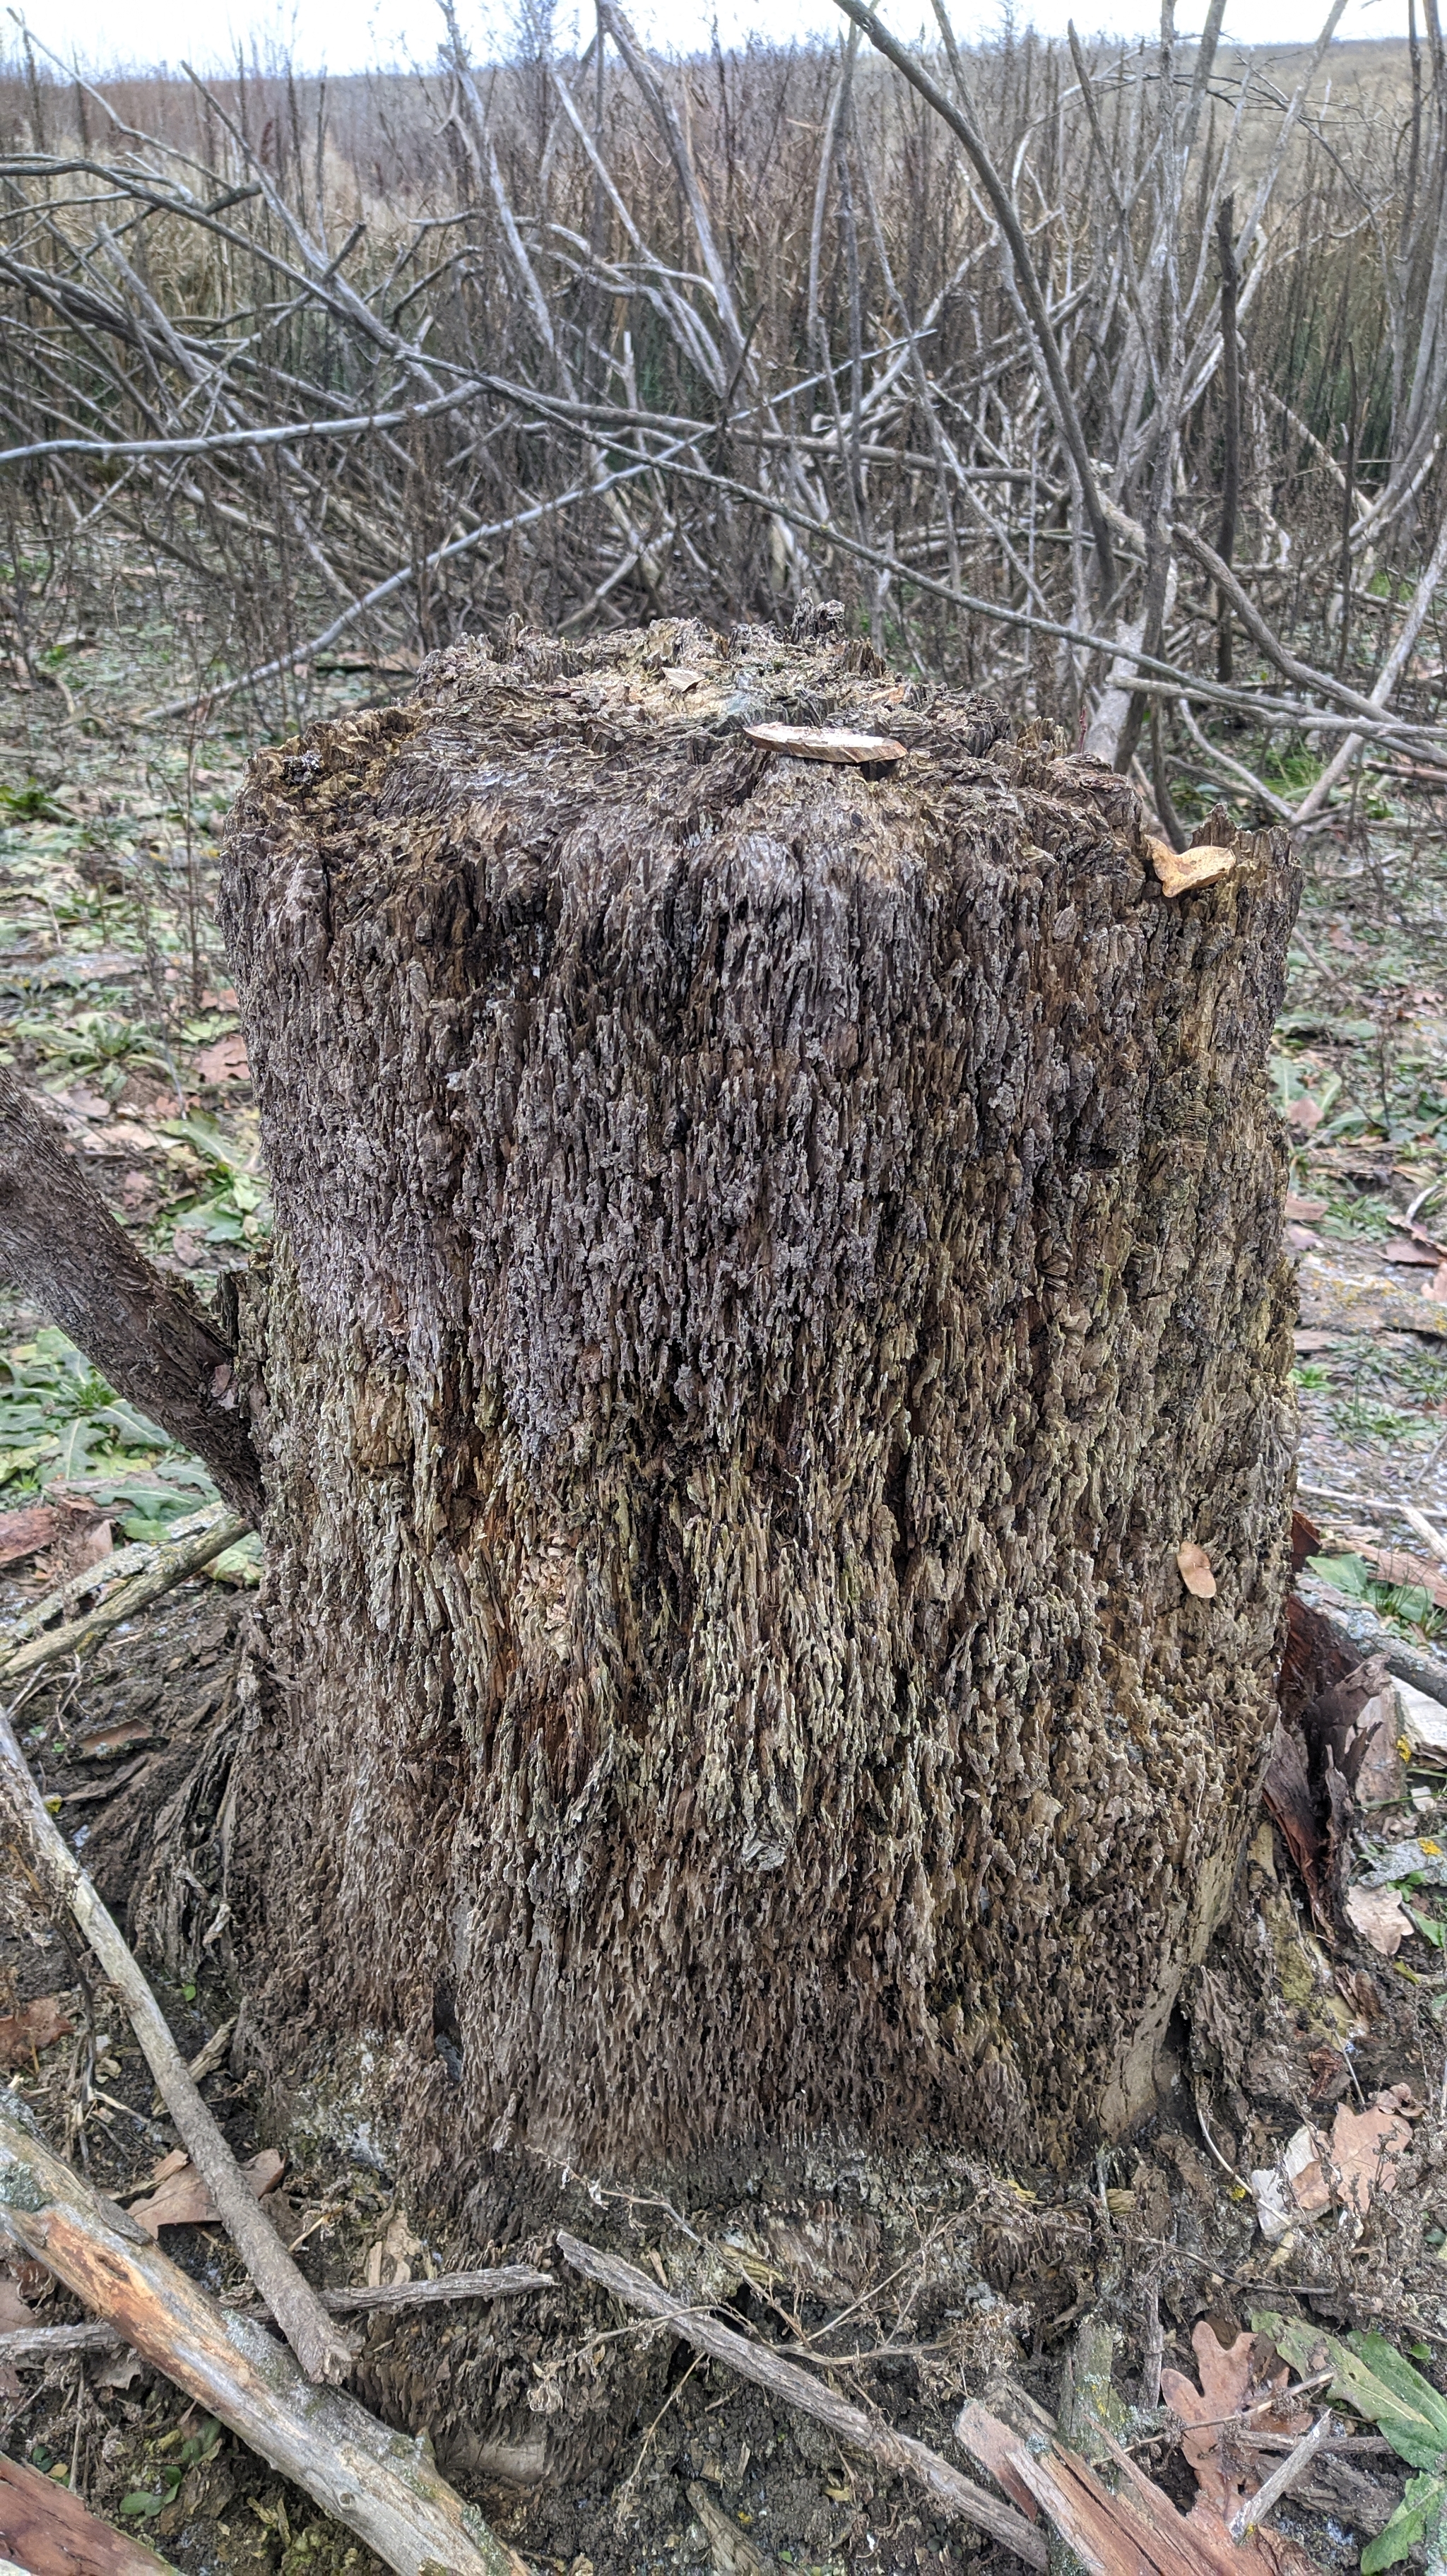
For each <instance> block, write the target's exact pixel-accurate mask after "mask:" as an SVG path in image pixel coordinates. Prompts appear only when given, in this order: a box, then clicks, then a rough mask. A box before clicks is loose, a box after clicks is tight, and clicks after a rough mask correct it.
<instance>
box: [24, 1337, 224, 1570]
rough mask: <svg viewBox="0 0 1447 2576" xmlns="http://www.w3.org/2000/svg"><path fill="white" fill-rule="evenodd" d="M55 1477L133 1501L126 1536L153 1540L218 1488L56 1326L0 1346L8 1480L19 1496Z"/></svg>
mask: <svg viewBox="0 0 1447 2576" xmlns="http://www.w3.org/2000/svg"><path fill="white" fill-rule="evenodd" d="M48 1485H63V1486H64V1488H65V1490H66V1492H67V1494H70V1495H72V1496H80V1495H83V1496H84V1497H85V1499H86V1500H87V1501H88V1502H93V1503H95V1504H97V1505H98V1506H100V1507H101V1508H102V1509H105V1508H107V1507H108V1506H112V1505H114V1506H124V1507H125V1516H124V1518H123V1519H122V1522H121V1527H122V1529H123V1530H124V1532H125V1535H126V1537H127V1538H132V1539H144V1540H148V1541H152V1542H154V1541H155V1540H156V1539H159V1538H164V1537H165V1536H166V1535H167V1533H168V1530H169V1527H170V1524H171V1522H172V1521H173V1520H176V1519H178V1518H180V1517H182V1516H184V1515H185V1514H186V1513H189V1512H194V1511H196V1510H198V1509H199V1508H200V1506H201V1505H202V1504H203V1503H204V1502H208V1501H210V1500H212V1499H213V1498H214V1495H215V1487H214V1486H213V1485H212V1483H211V1479H210V1477H209V1476H208V1475H207V1474H206V1471H205V1469H204V1468H203V1467H201V1466H199V1465H198V1464H197V1462H196V1461H195V1459H193V1458H191V1457H190V1456H189V1455H188V1454H187V1453H186V1452H185V1451H184V1450H180V1449H176V1448H173V1446H172V1444H171V1442H170V1441H169V1440H168V1439H167V1437H166V1434H165V1432H164V1431H162V1430H161V1429H159V1427H158V1426H157V1424H155V1423H154V1422H148V1421H147V1420H146V1417H145V1415H144V1414H143V1413H140V1412H138V1411H137V1409H136V1407H135V1406H134V1405H133V1404H129V1403H127V1402H126V1400H125V1398H124V1397H123V1396H118V1395H117V1394H116V1393H115V1391H114V1389H113V1388H112V1387H110V1386H108V1385H107V1384H106V1381H105V1379H104V1378H103V1377H100V1376H99V1375H98V1374H97V1372H96V1371H95V1370H94V1369H93V1368H92V1366H91V1364H90V1362H89V1360H88V1359H87V1358H86V1357H85V1354H84V1352H82V1351H78V1350H77V1349H76V1347H75V1344H74V1343H73V1342H70V1341H67V1339H66V1337H65V1335H64V1333H62V1332H58V1331H57V1330H56V1329H55V1327H54V1326H53V1325H47V1326H46V1328H45V1329H44V1331H42V1332H39V1333H37V1334H36V1336H35V1338H34V1340H33V1341H30V1342H17V1343H16V1344H14V1345H13V1347H12V1348H11V1349H10V1350H9V1351H7V1352H5V1353H3V1354H0V1488H4V1487H10V1488H13V1489H14V1494H15V1496H19V1495H20V1494H22V1493H24V1492H25V1491H26V1489H27V1488H28V1489H30V1490H32V1491H33V1490H35V1489H37V1488H40V1487H44V1486H48ZM6 1499H7V1501H8V1500H10V1499H11V1496H10V1495H8V1494H7V1497H6Z"/></svg>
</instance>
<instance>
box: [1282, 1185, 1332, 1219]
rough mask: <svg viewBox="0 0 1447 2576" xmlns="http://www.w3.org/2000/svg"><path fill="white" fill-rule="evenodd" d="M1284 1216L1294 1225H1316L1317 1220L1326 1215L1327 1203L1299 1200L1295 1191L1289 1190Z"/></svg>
mask: <svg viewBox="0 0 1447 2576" xmlns="http://www.w3.org/2000/svg"><path fill="white" fill-rule="evenodd" d="M1282 1214H1283V1215H1284V1216H1285V1217H1286V1218H1287V1219H1288V1220H1289V1221H1290V1222H1292V1223H1293V1224H1296V1225H1315V1223H1316V1220H1317V1218H1318V1217H1319V1216H1325V1214H1326V1201H1325V1199H1302V1198H1298V1197H1297V1195H1296V1192H1295V1190H1288V1191H1287V1193H1286V1198H1285V1202H1284V1204H1283V1207H1282Z"/></svg>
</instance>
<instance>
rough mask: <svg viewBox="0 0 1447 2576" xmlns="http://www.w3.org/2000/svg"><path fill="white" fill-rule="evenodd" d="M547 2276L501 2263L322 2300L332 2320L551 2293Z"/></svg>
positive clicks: (330, 2294) (327, 2293) (527, 2266)
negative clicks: (373, 2311)
mask: <svg viewBox="0 0 1447 2576" xmlns="http://www.w3.org/2000/svg"><path fill="white" fill-rule="evenodd" d="M557 2286H558V2285H557V2282H556V2281H555V2280H554V2278H553V2275H552V2273H551V2272H537V2271H535V2270H534V2269H533V2266H532V2264H531V2263H502V2264H499V2266H498V2267H497V2269H496V2271H492V2272H443V2273H441V2274H439V2276H438V2278H437V2279H436V2280H435V2281H383V2282H380V2283H379V2284H378V2285H377V2286H376V2287H375V2288H373V2287H372V2286H370V2285H369V2286H368V2287H366V2288H365V2289H358V2290H323V2292H322V2294H321V2295H322V2300H323V2303H324V2304H325V2306H326V2307H328V2308H329V2309H330V2310H331V2313H332V2315H333V2316H334V2317H348V2316H353V2315H356V2314H358V2313H361V2312H364V2311H367V2310H370V2309H372V2308H425V2307H429V2306H431V2305H432V2304H433V2302H434V2301H439V2300H443V2299H511V2298H516V2297H517V2295H518V2293H519V2291H522V2290H555V2289H556V2288H557Z"/></svg>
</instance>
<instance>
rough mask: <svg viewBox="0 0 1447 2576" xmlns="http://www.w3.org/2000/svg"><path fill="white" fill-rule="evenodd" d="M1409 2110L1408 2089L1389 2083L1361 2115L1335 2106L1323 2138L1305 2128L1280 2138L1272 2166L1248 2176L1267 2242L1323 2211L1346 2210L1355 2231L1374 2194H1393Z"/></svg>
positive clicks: (1274, 2241)
mask: <svg viewBox="0 0 1447 2576" xmlns="http://www.w3.org/2000/svg"><path fill="white" fill-rule="evenodd" d="M1409 2107H1410V2108H1412V2109H1415V2108H1416V2105H1415V2104H1414V2103H1413V2102H1412V2094H1411V2089H1410V2087H1409V2086H1408V2085H1405V2084H1396V2085H1393V2086H1392V2088H1391V2090H1390V2091H1389V2092H1385V2093H1376V2094H1374V2095H1373V2097H1372V2099H1371V2101H1370V2102H1369V2103H1368V2104H1367V2107H1366V2109H1365V2110H1364V2111H1353V2110H1351V2109H1350V2108H1349V2107H1348V2105H1347V2104H1346V2103H1345V2102H1339V2103H1338V2105H1337V2111H1336V2118H1335V2120H1334V2121H1333V2123H1332V2132H1331V2137H1330V2139H1329V2140H1328V2139H1327V2138H1326V2137H1324V2136H1323V2134H1322V2132H1321V2131H1320V2130H1319V2129H1307V2128H1301V2129H1298V2130H1297V2131H1296V2132H1295V2134H1294V2136H1292V2137H1290V2138H1288V2140H1287V2142H1286V2145H1285V2146H1284V2147H1283V2149H1282V2151H1281V2154H1280V2155H1279V2156H1278V2158H1277V2160H1276V2163H1275V2164H1274V2165H1267V2166H1264V2167H1262V2168H1261V2169H1260V2170H1259V2171H1257V2172H1256V2173H1253V2175H1252V2177H1251V2187H1252V2191H1253V2193H1254V2195H1255V2199H1256V2216H1257V2220H1258V2223H1259V2225H1260V2228H1261V2233H1262V2235H1263V2236H1264V2237H1265V2238H1266V2240H1267V2242H1268V2243H1269V2244H1274V2245H1279V2244H1280V2243H1281V2241H1282V2239H1283V2237H1284V2236H1285V2235H1286V2234H1287V2233H1288V2231H1289V2230H1290V2228H1291V2227H1292V2226H1294V2225H1300V2224H1301V2222H1302V2221H1303V2220H1305V2221H1306V2222H1307V2223H1308V2224H1309V2223H1310V2222H1311V2221H1312V2220H1314V2219H1317V2218H1321V2217H1323V2216H1324V2215H1325V2213H1326V2212H1327V2211H1328V2210H1329V2209H1340V2210H1343V2211H1347V2212H1350V2213H1351V2215H1352V2216H1354V2217H1355V2218H1356V2220H1357V2222H1358V2224H1359V2225H1360V2222H1361V2220H1362V2219H1364V2218H1365V2216H1366V2214H1367V2211H1368V2210H1369V2209H1370V2207H1371V2205H1372V2201H1373V2199H1374V2197H1375V2195H1376V2194H1377V2193H1378V2192H1383V2193H1385V2192H1389V2191H1395V2190H1396V2187H1397V2159H1398V2157H1399V2156H1402V2155H1404V2154H1405V2153H1406V2150H1407V2149H1408V2147H1410V2145H1411V2143H1412V2131H1411V2128H1410V2125H1409V2123H1408V2121H1407V2119H1406V2117H1405V2113H1406V2111H1407V2110H1408V2108H1409Z"/></svg>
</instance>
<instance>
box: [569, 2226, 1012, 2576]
mask: <svg viewBox="0 0 1447 2576" xmlns="http://www.w3.org/2000/svg"><path fill="white" fill-rule="evenodd" d="M557 2242H558V2251H559V2253H560V2254H561V2255H562V2257H563V2260H564V2262H565V2263H568V2264H570V2265H571V2266H572V2269H573V2270H574V2271H575V2272H581V2273H582V2275H583V2277H584V2279H585V2280H588V2281H596V2282H597V2284H598V2286H599V2288H600V2289H604V2290H611V2291H612V2293H613V2296H614V2298H615V2299H621V2300H622V2301H623V2304H624V2306H625V2307H629V2308H640V2309H641V2310H642V2311H643V2313H644V2315H645V2316H650V2317H658V2318H659V2319H660V2320H661V2321H662V2323H663V2324H665V2325H667V2326H671V2327H672V2329H673V2332H674V2333H675V2334H678V2335H682V2336H683V2338H684V2340H685V2342H687V2343H691V2344H694V2345H696V2347H697V2348H698V2350H699V2351H700V2352H705V2353H707V2354H708V2356H709V2358H710V2360H711V2361H721V2362H724V2363H725V2364H726V2365H727V2367H728V2368H729V2369H730V2370H736V2371H737V2372H738V2373H739V2376H740V2378H742V2379H751V2380H753V2381H754V2382H755V2384H756V2386H758V2387H760V2388H767V2389H768V2390H769V2392H770V2394H771V2395H772V2396H774V2397H779V2398H782V2399H783V2401H784V2403H785V2405H787V2406H797V2407H798V2409H799V2412H800V2413H801V2414H802V2415H812V2416H813V2417H814V2418H815V2420H816V2421H817V2422H818V2423H820V2424H827V2425H828V2427H829V2430H830V2431H831V2433H834V2434H836V2435H837V2437H838V2439H839V2440H840V2441H841V2442H847V2443H848V2444H849V2446H850V2448H851V2449H852V2450H856V2451H867V2452H868V2454H869V2456H870V2458H871V2459H875V2460H878V2461H879V2463H880V2465H881V2466H882V2467H884V2468H887V2469H892V2470H894V2471H895V2473H896V2475H898V2476H900V2477H909V2478H916V2479H918V2480H919V2481H920V2483H921V2484H922V2485H924V2486H926V2487H927V2488H928V2489H929V2492H930V2494H931V2495H932V2496H933V2498H934V2500H935V2503H936V2504H937V2505H938V2506H940V2507H941V2509H942V2510H943V2511H944V2512H945V2513H949V2514H953V2515H955V2516H956V2517H957V2519H958V2520H959V2521H961V2522H970V2523H973V2524H974V2525H975V2526H976V2528H977V2529H978V2530H980V2531H988V2532H989V2533H990V2535H991V2537H992V2539H995V2540H999V2541H1003V2543H1004V2545H1005V2547H1006V2548H1007V2549H1012V2550H1013V2551H1014V2553H1015V2556H1016V2557H1017V2558H1023V2560H1024V2561H1025V2564H1026V2566H1027V2567H1044V2565H1045V2563H1046V2547H1045V2538H1044V2534H1043V2533H1042V2532H1039V2531H1036V2530H1034V2529H1033V2528H1032V2526H1031V2525H1030V2524H1029V2523H1028V2522H1027V2521H1026V2519H1025V2517H1024V2515H1023V2514H1022V2513H1017V2512H1016V2511H1015V2509H1014V2507H1013V2506H1012V2505H1008V2504H1002V2503H1001V2501H1000V2499H999V2498H998V2497H997V2496H992V2495H987V2494H986V2492H985V2490H984V2488H983V2487H977V2486H976V2485H975V2484H974V2483H973V2481H972V2480H971V2479H969V2478H966V2477H962V2476H961V2474H960V2472H959V2470H958V2469H956V2468H952V2467H951V2466H950V2463H949V2461H948V2460H943V2459H941V2457H940V2455H939V2453H938V2451H932V2450H930V2448H929V2446H928V2444H927V2443H924V2442H917V2441H916V2440H915V2438H914V2436H913V2434H912V2433H897V2432H895V2431H894V2429H893V2427H892V2426H890V2425H888V2424H879V2423H876V2422H875V2420H874V2417H873V2416H872V2415H866V2413H865V2411H864V2409H863V2407H862V2406H853V2405H851V2404H850V2402H849V2400H848V2398H846V2397H839V2396H837V2395H836V2394H835V2392H834V2390H833V2389H832V2388H830V2387H828V2386H827V2385H826V2384H825V2382H824V2381H822V2380H818V2379H812V2378H811V2377H810V2375H809V2373H808V2371H806V2370H801V2369H800V2368H799V2366H798V2363H797V2362H792V2361H784V2360H782V2359H781V2358H780V2357H779V2355H778V2354H777V2353H772V2352H770V2351H769V2349H768V2347H767V2345H765V2344H758V2343H749V2342H748V2341H747V2340H746V2339H745V2337H744V2336H743V2335H738V2334H734V2333H732V2332H731V2331H730V2329H729V2328H728V2327H727V2326H721V2325H719V2324H718V2323H717V2322H716V2321H715V2319H714V2318H712V2317H709V2316H700V2315H698V2314H696V2313H695V2312H694V2310H693V2309H691V2308H687V2307H684V2306H683V2305H682V2304H681V2302H680V2301H679V2300H677V2299H672V2298H670V2297H669V2295H668V2292H667V2291H666V2290H661V2289H659V2287H658V2285H657V2283H656V2282H654V2281H650V2280H649V2279H648V2277H647V2275H646V2273H643V2272H638V2271H635V2270H634V2267H633V2265H632V2264H631V2263H624V2262H622V2261H620V2259H619V2257H618V2256H617V2255H616V2254H604V2253H601V2252H600V2251H599V2249H598V2247H597V2246H596V2245H585V2244H582V2243H581V2242H580V2241H579V2239H578V2238H577V2237H576V2236H567V2235H565V2234H564V2233H563V2232H562V2231H561V2230H559V2233H558V2240H557Z"/></svg>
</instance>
